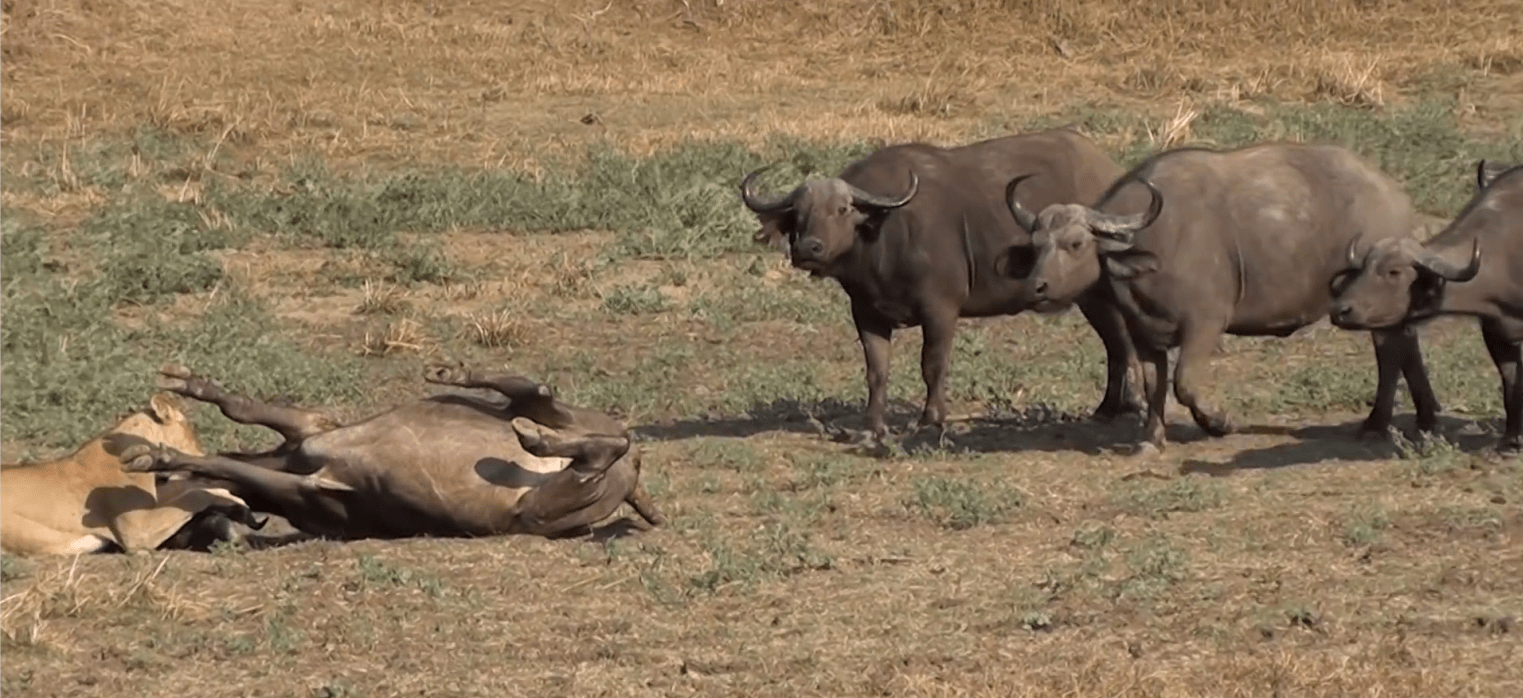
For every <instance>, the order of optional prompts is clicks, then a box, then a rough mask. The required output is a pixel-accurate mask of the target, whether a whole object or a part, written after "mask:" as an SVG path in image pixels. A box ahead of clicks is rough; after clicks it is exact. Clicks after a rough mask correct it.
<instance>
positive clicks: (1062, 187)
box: [741, 129, 1140, 437]
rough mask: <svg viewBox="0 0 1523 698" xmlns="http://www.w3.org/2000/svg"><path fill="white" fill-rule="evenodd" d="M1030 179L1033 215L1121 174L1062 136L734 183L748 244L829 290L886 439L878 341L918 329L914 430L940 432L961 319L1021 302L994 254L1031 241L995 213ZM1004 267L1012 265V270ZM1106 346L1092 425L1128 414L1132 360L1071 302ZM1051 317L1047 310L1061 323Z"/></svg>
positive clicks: (885, 354)
mask: <svg viewBox="0 0 1523 698" xmlns="http://www.w3.org/2000/svg"><path fill="white" fill-rule="evenodd" d="M1021 173H1037V174H1038V175H1039V176H1037V177H1036V178H1035V179H1033V180H1032V183H1031V186H1030V191H1031V196H1032V197H1033V201H1040V202H1042V204H1043V205H1046V204H1049V203H1060V202H1070V201H1088V200H1091V199H1092V198H1093V197H1095V196H1097V195H1098V194H1099V193H1100V192H1101V191H1103V190H1104V189H1105V187H1106V185H1108V184H1110V182H1111V181H1113V180H1114V179H1115V178H1116V177H1117V176H1119V175H1120V174H1121V173H1122V169H1121V168H1120V167H1119V166H1117V165H1116V164H1115V163H1114V162H1112V161H1111V160H1110V158H1108V157H1106V155H1105V153H1103V152H1101V151H1100V149H1099V148H1098V147H1096V146H1095V144H1094V143H1093V142H1091V141H1090V140H1089V139H1088V138H1085V137H1084V136H1083V135H1080V134H1079V133H1077V132H1075V131H1072V130H1068V129H1053V130H1049V131H1043V132H1039V133H1030V134H1023V135H1017V136H1007V137H1003V138H996V139H992V140H987V141H982V142H979V143H974V144H971V145H966V146H962V147H957V148H940V147H936V146H931V145H927V144H924V143H912V144H904V145H896V146H890V147H887V148H883V149H881V150H879V151H877V152H875V153H873V154H872V155H869V156H867V157H865V158H863V159H861V160H858V161H856V162H854V163H852V164H850V165H848V166H847V167H846V168H845V169H844V170H842V171H841V173H840V175H839V176H837V177H832V178H829V179H817V180H810V181H807V182H804V183H803V184H801V185H799V186H798V187H797V188H795V189H794V190H793V191H792V192H790V193H788V194H785V195H782V196H777V197H765V196H762V195H759V194H757V193H756V192H755V191H753V189H752V180H753V179H754V177H755V176H756V174H757V173H756V172H752V173H750V174H748V175H746V177H745V180H744V181H743V182H742V184H741V197H742V199H743V200H744V201H745V204H746V206H747V207H748V208H750V209H751V210H752V211H753V212H755V213H756V214H757V218H758V220H759V221H760V222H761V225H762V227H761V231H760V232H759V233H758V234H757V240H758V241H763V242H769V243H773V244H778V245H783V244H786V246H787V249H788V252H789V256H790V258H791V261H792V264H793V266H795V267H797V268H799V269H804V270H806V271H809V272H810V273H811V274H813V275H814V276H817V277H829V278H833V279H835V280H836V281H837V282H839V283H840V284H841V288H842V289H843V290H845V291H846V295H847V296H848V297H849V298H850V299H851V314H852V319H853V320H854V321H855V323H856V327H857V334H858V337H859V339H860V340H861V343H862V352H863V355H864V358H865V360H866V364H867V423H868V428H869V430H870V431H871V432H872V434H873V435H874V436H875V437H882V436H884V435H886V434H887V431H888V429H887V425H886V424H885V423H884V412H885V410H886V408H887V396H888V370H889V347H890V338H891V337H892V335H893V332H894V330H895V329H898V328H904V327H914V326H917V325H919V326H921V327H922V328H923V329H922V332H923V334H924V337H925V343H924V345H923V349H922V352H921V359H920V369H921V374H922V377H923V378H924V379H925V385H926V399H925V408H924V411H923V412H922V414H921V418H920V425H921V426H922V427H923V426H931V425H934V426H936V427H937V428H944V427H945V420H946V417H947V387H946V379H947V371H948V368H949V367H950V364H951V355H952V341H953V338H954V336H955V334H956V332H957V319H958V318H959V317H987V316H994V315H1008V314H1014V313H1019V312H1021V311H1023V310H1025V309H1026V308H1028V307H1029V306H1030V304H1031V294H1030V292H1029V290H1028V288H1027V285H1026V283H1025V282H1023V281H1021V280H1019V279H1018V278H1014V277H1016V276H1018V275H1019V272H1017V273H1015V274H1008V273H1004V269H1002V267H1004V266H1006V262H1007V260H1006V258H1005V252H1006V251H1007V250H1009V249H1010V248H1011V247H1012V246H1018V245H1020V244H1022V243H1024V242H1026V241H1027V240H1028V239H1029V235H1028V234H1027V233H1026V232H1025V231H1023V230H1021V229H1020V228H1019V227H1017V226H1016V225H1015V224H1014V223H1013V222H1012V221H1011V220H1010V214H1009V213H1008V212H1007V211H1006V210H1005V204H1004V186H1005V183H1006V182H1008V181H1009V180H1010V178H1011V177H1013V176H1015V175H1016V174H1021ZM1014 262H1015V263H1014V264H1013V265H1012V266H1019V264H1020V260H1014ZM1076 301H1077V303H1078V305H1079V308H1080V310H1082V311H1083V313H1084V316H1085V318H1087V319H1088V320H1089V322H1090V325H1091V326H1093V327H1094V328H1095V332H1096V333H1098V334H1099V335H1100V340H1101V342H1103V343H1104V345H1105V351H1106V356H1107V365H1108V373H1107V376H1108V377H1107V384H1106V390H1105V398H1104V400H1103V401H1102V402H1101V403H1100V406H1099V408H1098V409H1097V410H1096V414H1097V415H1098V416H1102V417H1110V416H1115V415H1119V414H1124V413H1126V412H1129V411H1135V410H1136V409H1138V408H1139V407H1140V405H1138V404H1136V402H1135V399H1134V396H1133V395H1132V394H1131V392H1132V391H1129V390H1128V385H1127V382H1128V368H1129V367H1130V366H1131V365H1133V364H1135V357H1134V355H1133V354H1132V351H1131V348H1130V346H1128V344H1127V339H1126V333H1125V328H1124V326H1123V325H1122V323H1121V318H1120V315H1119V314H1117V312H1116V311H1115V309H1114V308H1113V307H1112V306H1110V305H1109V304H1107V303H1106V302H1105V301H1104V299H1103V297H1102V295H1101V294H1099V293H1096V294H1089V295H1084V296H1082V297H1079V298H1077V299H1076ZM1060 309H1061V308H1055V310H1060Z"/></svg>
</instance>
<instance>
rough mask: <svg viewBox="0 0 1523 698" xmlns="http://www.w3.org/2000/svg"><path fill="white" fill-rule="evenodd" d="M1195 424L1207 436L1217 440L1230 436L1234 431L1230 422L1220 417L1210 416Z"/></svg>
mask: <svg viewBox="0 0 1523 698" xmlns="http://www.w3.org/2000/svg"><path fill="white" fill-rule="evenodd" d="M1195 423H1196V424H1197V425H1199V426H1200V428H1201V429H1202V430H1203V431H1205V432H1206V433H1207V434H1210V435H1212V436H1215V437H1218V438H1220V437H1223V436H1226V435H1228V434H1231V433H1232V432H1233V430H1234V427H1233V426H1232V420H1230V419H1228V418H1226V417H1224V416H1222V415H1212V416H1210V417H1206V418H1205V419H1197V420H1195Z"/></svg>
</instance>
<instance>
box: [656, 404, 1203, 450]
mask: <svg viewBox="0 0 1523 698" xmlns="http://www.w3.org/2000/svg"><path fill="white" fill-rule="evenodd" d="M866 412H867V406H866V404H865V403H863V402H847V401H844V400H840V399H836V398H827V399H824V400H813V401H801V400H796V399H792V398H784V399H778V400H773V401H771V402H767V403H757V404H756V405H754V406H752V407H751V408H749V409H747V410H746V411H744V412H742V413H740V414H735V415H720V414H715V413H705V414H702V415H699V416H698V417H695V418H689V419H679V420H670V421H665V422H658V423H653V424H644V425H639V426H635V427H632V428H631V429H630V432H631V433H632V434H634V435H635V438H636V440H637V441H679V440H683V439H690V438H698V437H712V436H726V437H739V438H744V437H749V436H754V435H756V434H761V433H766V432H783V433H790V434H800V435H805V436H816V437H820V438H823V439H826V440H830V441H835V442H837V443H857V444H858V445H863V444H861V443H860V442H861V441H862V439H863V437H864V436H865V427H866V422H867V417H866ZM919 416H920V406H919V405H915V404H911V403H909V402H907V401H904V400H891V401H890V402H889V404H888V411H887V415H886V418H887V421H888V424H889V428H890V430H891V434H890V437H889V440H890V441H891V442H893V443H896V444H898V445H899V447H900V448H902V449H904V450H905V451H909V452H917V451H923V450H927V449H932V450H934V449H937V448H940V447H942V446H943V444H942V440H941V438H940V434H938V433H937V432H936V430H935V429H931V428H925V429H920V430H918V431H914V432H911V431H909V429H910V426H911V425H912V424H913V423H914V421H915V420H916V419H917V418H918V417H919ZM1192 432H1193V433H1192ZM946 436H947V439H948V442H947V443H946V444H945V447H946V448H948V449H950V450H951V451H954V452H973V453H1000V452H1009V451H1080V452H1083V453H1086V454H1089V455H1102V454H1105V453H1114V452H1117V451H1122V452H1125V451H1129V450H1130V449H1132V448H1134V447H1135V445H1136V443H1137V441H1138V439H1139V438H1140V437H1141V413H1138V414H1136V415H1130V416H1125V417H1118V418H1115V419H1112V420H1097V419H1091V418H1090V416H1089V414H1088V413H1087V412H1085V413H1082V414H1081V413H1075V412H1067V411H1064V410H1060V409H1056V408H1053V407H1051V406H1049V405H1046V404H1042V403H1038V404H1034V405H1028V406H1024V407H1021V408H1019V409H996V410H990V411H988V412H985V413H983V414H979V415H976V416H972V417H964V418H958V419H951V420H948V422H947V431H946ZM1168 436H1169V438H1170V439H1171V440H1175V441H1178V442H1181V443H1188V442H1190V441H1194V440H1197V439H1199V438H1203V437H1204V434H1201V433H1200V431H1199V430H1198V429H1193V425H1190V427H1185V426H1183V425H1171V426H1170V427H1169V432H1168ZM865 451H866V453H867V454H868V455H884V454H885V453H886V451H885V450H883V449H879V448H866V449H865Z"/></svg>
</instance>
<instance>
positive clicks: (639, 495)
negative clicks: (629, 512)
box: [624, 481, 666, 526]
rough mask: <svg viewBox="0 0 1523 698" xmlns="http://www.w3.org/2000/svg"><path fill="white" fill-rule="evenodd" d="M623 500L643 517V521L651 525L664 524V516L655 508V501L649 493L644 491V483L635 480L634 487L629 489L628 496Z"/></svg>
mask: <svg viewBox="0 0 1523 698" xmlns="http://www.w3.org/2000/svg"><path fill="white" fill-rule="evenodd" d="M624 501H625V502H627V503H629V507H630V508H631V509H634V510H635V513H636V514H639V515H640V518H642V519H645V523H648V524H650V525H652V526H665V525H666V516H665V515H663V514H662V513H661V510H660V509H657V508H656V503H655V501H653V500H652V499H651V498H650V493H648V492H646V491H645V485H644V484H642V483H640V482H638V481H636V482H635V486H634V489H631V490H630V491H629V496H628V497H625V498H624Z"/></svg>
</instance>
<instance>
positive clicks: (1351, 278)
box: [1332, 160, 1523, 453]
mask: <svg viewBox="0 0 1523 698" xmlns="http://www.w3.org/2000/svg"><path fill="white" fill-rule="evenodd" d="M1476 184H1477V191H1476V193H1475V197H1474V198H1472V199H1471V200H1470V203H1469V204H1468V205H1466V206H1465V208H1464V210H1462V211H1460V214H1459V216H1457V217H1455V219H1454V220H1453V221H1451V222H1450V223H1449V225H1448V227H1446V228H1444V229H1443V230H1442V231H1440V232H1439V233H1438V234H1437V235H1435V236H1433V237H1432V238H1431V239H1429V240H1428V241H1427V242H1425V243H1422V244H1418V243H1417V241H1415V240H1372V241H1368V242H1366V244H1367V245H1368V247H1367V248H1366V249H1365V250H1364V251H1363V252H1362V253H1361V252H1360V250H1359V247H1360V242H1361V241H1359V240H1354V241H1351V242H1350V243H1349V247H1348V266H1349V272H1348V274H1347V276H1346V277H1345V278H1344V279H1342V280H1341V281H1342V284H1341V286H1342V288H1341V289H1339V292H1338V295H1337V297H1336V298H1334V299H1333V305H1332V321H1333V323H1334V324H1336V325H1338V326H1339V327H1344V328H1348V329H1372V328H1388V327H1396V326H1399V325H1406V324H1409V323H1417V322H1421V321H1423V320H1426V319H1430V318H1433V317H1436V316H1439V315H1470V316H1474V317H1478V318H1480V320H1481V337H1482V338H1483V339H1484V340H1485V342H1486V350H1487V352H1488V353H1490V354H1491V360H1492V361H1493V362H1494V363H1496V366H1497V373H1498V374H1500V375H1501V378H1502V404H1503V408H1504V409H1505V411H1506V413H1507V425H1506V428H1505V429H1504V431H1503V434H1502V441H1501V443H1500V444H1499V445H1498V447H1497V450H1498V451H1499V452H1502V453H1518V452H1519V451H1523V165H1517V166H1513V167H1511V168H1508V169H1506V170H1505V171H1497V168H1493V167H1488V166H1487V164H1486V161H1485V160H1482V161H1481V163H1480V165H1479V166H1478V167H1477V173H1476ZM1482 250H1485V264H1482V256H1481V255H1482Z"/></svg>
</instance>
